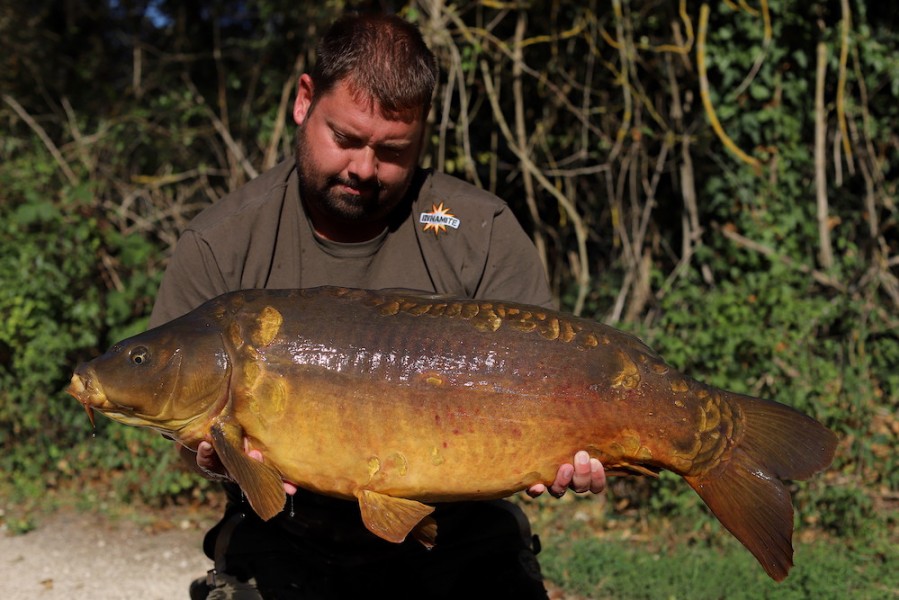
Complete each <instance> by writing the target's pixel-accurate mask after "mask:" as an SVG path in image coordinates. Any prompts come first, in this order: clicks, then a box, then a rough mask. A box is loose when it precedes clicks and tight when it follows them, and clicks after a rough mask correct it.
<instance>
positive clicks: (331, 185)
mask: <svg viewBox="0 0 899 600" xmlns="http://www.w3.org/2000/svg"><path fill="white" fill-rule="evenodd" d="M353 91H354V90H353V88H352V87H351V86H350V85H349V84H348V83H347V82H346V81H342V82H340V83H339V84H338V85H337V86H335V87H334V88H333V89H332V90H331V91H330V92H328V93H327V94H324V95H320V96H318V97H315V104H314V109H312V110H310V109H311V108H312V107H313V102H312V100H313V93H314V88H313V83H312V80H311V79H310V78H309V77H308V76H307V75H303V76H302V77H301V78H300V84H299V88H298V93H297V100H296V103H295V105H294V120H295V121H296V123H297V125H298V126H299V127H298V133H297V168H298V173H299V176H300V193H301V197H302V198H303V200H304V202H306V205H307V208H308V209H309V211H310V216H311V218H312V223H313V225H314V227H315V229H316V231H317V232H318V233H319V234H320V235H322V236H324V237H326V238H329V239H332V240H336V241H362V240H365V239H370V238H371V237H374V236H375V235H377V234H378V233H380V231H381V230H383V228H384V226H385V224H386V218H387V216H388V215H389V214H390V212H391V211H392V210H393V209H394V208H396V206H397V205H398V204H399V203H400V201H401V200H402V199H403V196H404V195H405V193H406V191H407V190H408V188H409V183H410V181H411V180H412V175H413V173H414V170H415V166H416V164H417V162H418V156H419V151H420V148H421V138H422V131H423V123H422V115H421V111H420V110H413V111H409V112H407V113H403V114H401V115H390V116H389V118H388V116H385V115H384V114H383V113H382V112H381V110H380V109H379V107H378V106H376V105H375V104H374V103H373V102H372V101H370V100H369V99H368V98H365V97H364V95H363V96H360V95H358V94H354V93H353ZM372 232H373V233H372Z"/></svg>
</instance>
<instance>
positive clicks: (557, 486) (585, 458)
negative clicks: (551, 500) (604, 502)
mask: <svg viewBox="0 0 899 600" xmlns="http://www.w3.org/2000/svg"><path fill="white" fill-rule="evenodd" d="M569 487H570V488H571V489H573V490H574V491H575V492H587V491H589V492H593V493H594V494H598V493H600V492H602V491H603V490H605V489H606V472H605V469H603V468H602V463H600V462H599V460H598V459H596V458H590V455H589V454H587V453H586V452H585V451H583V450H581V451H580V452H578V453H577V454H575V455H574V465H570V464H564V465H562V466H560V467H559V472H558V473H556V479H555V481H553V483H552V485H551V486H550V487H549V493H550V495H552V496H555V497H556V498H561V497H562V496H564V495H565V491H566V490H567V489H568V488H569ZM545 491H547V490H546V486H545V485H543V484H542V483H538V484H536V485H532V486H531V487H529V488H528V490H527V494H528V496H530V497H531V498H536V497H537V496H539V495H540V494H542V493H543V492H545Z"/></svg>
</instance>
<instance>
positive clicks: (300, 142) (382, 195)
mask: <svg viewBox="0 0 899 600" xmlns="http://www.w3.org/2000/svg"><path fill="white" fill-rule="evenodd" d="M296 162H297V175H298V177H299V186H300V198H302V199H303V202H306V203H311V204H314V205H315V206H316V207H317V208H318V210H320V211H321V212H323V213H325V214H327V215H328V216H329V217H331V218H334V219H338V220H341V221H349V222H353V221H356V222H358V221H372V220H376V219H380V218H383V217H384V216H386V213H387V212H389V211H390V210H391V209H392V208H393V206H394V205H395V204H396V202H395V201H391V196H392V195H393V194H395V193H396V190H388V189H386V188H385V186H384V185H382V184H381V183H380V182H379V181H377V180H370V181H361V180H359V179H358V178H355V177H354V178H351V179H344V178H343V177H340V175H331V176H327V177H326V176H323V175H322V174H321V173H319V172H317V171H316V170H315V163H314V162H313V159H312V156H311V153H310V150H309V144H308V142H307V141H306V135H305V130H304V127H303V126H302V125H301V126H300V127H298V128H297V140H296ZM343 186H346V187H349V188H351V189H354V190H356V191H357V192H359V193H358V194H348V193H345V192H341V191H340V189H341V188H342V187H343ZM390 192H393V194H391V193H390Z"/></svg>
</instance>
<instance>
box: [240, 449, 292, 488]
mask: <svg viewBox="0 0 899 600" xmlns="http://www.w3.org/2000/svg"><path fill="white" fill-rule="evenodd" d="M247 456H249V457H250V458H252V459H253V460H258V461H259V462H265V460H264V459H263V458H262V452H260V451H259V450H249V451H247ZM282 483H283V484H284V492H285V493H286V494H287V495H288V496H293V495H294V494H296V493H297V486H295V485H294V484H292V483H290V482H289V481H284V482H282Z"/></svg>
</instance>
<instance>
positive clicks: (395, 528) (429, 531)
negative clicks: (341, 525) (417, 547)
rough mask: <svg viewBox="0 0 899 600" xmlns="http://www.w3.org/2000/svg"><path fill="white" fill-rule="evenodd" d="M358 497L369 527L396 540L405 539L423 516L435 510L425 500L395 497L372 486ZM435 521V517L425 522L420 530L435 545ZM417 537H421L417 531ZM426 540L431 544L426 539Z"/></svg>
mask: <svg viewBox="0 0 899 600" xmlns="http://www.w3.org/2000/svg"><path fill="white" fill-rule="evenodd" d="M356 497H357V498H358V500H359V509H360V510H361V511H362V521H363V522H364V523H365V527H366V528H368V530H369V531H371V532H372V533H373V534H375V535H376V536H378V537H380V538H383V539H385V540H387V541H388V542H394V543H396V544H399V543H400V542H402V541H404V540H405V539H406V537H407V536H408V535H409V533H410V532H411V531H412V530H413V529H415V528H416V527H418V525H419V523H421V522H422V520H423V519H425V518H426V517H427V516H428V515H430V514H431V513H432V512H434V507H433V506H428V505H427V504H422V503H421V502H418V501H416V500H409V499H407V498H395V497H393V496H387V495H385V494H379V493H378V492H373V491H371V490H362V491H361V492H359V493H358V494H357V495H356ZM432 523H433V520H430V521H429V522H426V523H422V526H421V527H420V528H419V529H418V533H420V534H421V536H422V538H423V539H425V540H430V541H431V544H432V545H433V539H434V538H435V537H436V525H432ZM416 537H418V535H417V534H416ZM422 538H419V539H422ZM422 543H424V544H425V545H428V544H427V543H426V542H425V541H422Z"/></svg>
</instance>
